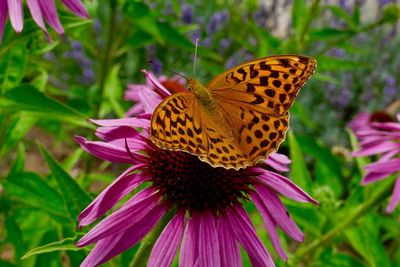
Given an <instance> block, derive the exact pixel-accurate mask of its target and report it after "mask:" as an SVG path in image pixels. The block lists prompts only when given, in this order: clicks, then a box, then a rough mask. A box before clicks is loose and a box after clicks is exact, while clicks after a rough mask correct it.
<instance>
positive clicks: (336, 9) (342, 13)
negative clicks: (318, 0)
mask: <svg viewBox="0 0 400 267" xmlns="http://www.w3.org/2000/svg"><path fill="white" fill-rule="evenodd" d="M325 8H326V9H328V10H330V11H331V12H332V14H334V15H335V16H336V17H338V18H340V19H342V21H343V22H345V23H346V24H347V26H348V27H350V28H352V29H353V30H357V24H356V23H355V21H354V18H353V16H352V15H350V14H349V13H347V11H346V10H344V9H343V8H341V7H340V6H333V5H330V6H325Z"/></svg>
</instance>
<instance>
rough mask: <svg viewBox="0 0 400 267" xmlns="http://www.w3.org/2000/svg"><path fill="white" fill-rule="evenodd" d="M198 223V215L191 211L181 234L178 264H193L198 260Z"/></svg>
mask: <svg viewBox="0 0 400 267" xmlns="http://www.w3.org/2000/svg"><path fill="white" fill-rule="evenodd" d="M199 224H200V216H199V214H198V213H197V212H193V213H192V215H191V216H190V218H189V220H188V222H187V225H186V229H185V232H184V234H183V240H182V245H181V252H180V255H179V266H195V264H196V261H197V260H198V259H197V258H198V241H199V238H198V233H199Z"/></svg>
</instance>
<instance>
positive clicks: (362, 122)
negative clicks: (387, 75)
mask: <svg viewBox="0 0 400 267" xmlns="http://www.w3.org/2000/svg"><path fill="white" fill-rule="evenodd" d="M399 121H400V113H399V114H397V121H396V122H394V121H392V118H391V117H390V116H389V115H387V114H385V113H383V112H377V113H374V114H369V113H360V114H358V115H357V116H356V117H355V118H354V119H353V120H352V121H351V122H350V123H349V127H350V128H351V129H352V130H353V132H354V134H355V135H356V137H357V138H358V139H359V142H360V146H361V148H360V149H359V150H358V151H355V152H353V156H356V157H362V156H373V155H379V156H380V157H379V159H378V160H377V161H375V162H372V163H370V164H368V165H366V166H365V167H364V169H365V170H366V175H365V176H364V178H363V179H362V181H361V184H362V185H366V184H369V183H373V182H376V181H379V180H382V179H385V178H387V177H388V176H390V175H392V174H397V175H398V174H399V171H400V157H399V154H400V122H399ZM399 202H400V176H398V177H397V180H396V182H395V185H394V190H393V193H392V197H391V199H390V202H389V205H388V207H387V208H386V211H387V212H392V211H393V210H394V209H395V208H396V206H397V205H398V204H399Z"/></svg>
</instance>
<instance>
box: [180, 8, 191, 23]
mask: <svg viewBox="0 0 400 267" xmlns="http://www.w3.org/2000/svg"><path fill="white" fill-rule="evenodd" d="M181 12H182V22H183V23H185V24H192V23H193V9H192V6H191V5H187V4H185V5H183V6H182V9H181Z"/></svg>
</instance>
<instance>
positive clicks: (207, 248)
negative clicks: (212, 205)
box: [199, 212, 221, 267]
mask: <svg viewBox="0 0 400 267" xmlns="http://www.w3.org/2000/svg"><path fill="white" fill-rule="evenodd" d="M199 266H210V267H219V266H221V259H220V253H219V244H218V232H217V218H216V216H215V215H213V214H212V213H211V212H202V213H201V214H200V227H199Z"/></svg>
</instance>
